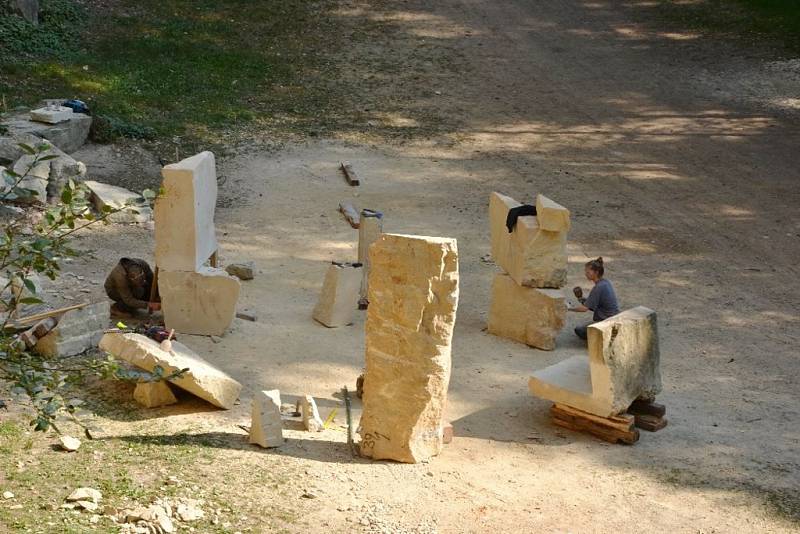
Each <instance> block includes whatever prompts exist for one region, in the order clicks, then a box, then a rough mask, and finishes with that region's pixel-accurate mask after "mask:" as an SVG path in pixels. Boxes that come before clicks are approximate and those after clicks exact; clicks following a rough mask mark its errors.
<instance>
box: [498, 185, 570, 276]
mask: <svg viewBox="0 0 800 534" xmlns="http://www.w3.org/2000/svg"><path fill="white" fill-rule="evenodd" d="M520 205H521V204H520V203H519V202H517V201H516V200H514V199H512V198H511V197H507V196H505V195H501V194H500V193H492V195H491V197H490V199H489V223H490V228H491V239H492V257H493V258H494V261H495V263H496V264H497V265H498V266H499V267H500V268H501V269H503V270H504V271H505V272H507V273H508V274H509V276H511V278H513V279H514V281H515V282H516V283H517V284H519V285H524V286H530V287H541V288H560V287H563V286H564V284H566V283H567V232H550V231H547V230H544V229H542V228H540V227H539V223H538V222H537V218H536V217H535V216H532V215H527V216H524V217H519V218H518V219H517V225H516V226H515V228H514V231H513V232H510V233H509V231H508V228H507V227H506V218H507V217H508V212H509V210H510V209H511V208H514V207H517V206H520Z"/></svg>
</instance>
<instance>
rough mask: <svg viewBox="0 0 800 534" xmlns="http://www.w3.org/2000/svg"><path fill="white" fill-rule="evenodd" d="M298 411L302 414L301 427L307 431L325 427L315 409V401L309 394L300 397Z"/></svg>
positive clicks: (320, 430) (317, 430)
mask: <svg viewBox="0 0 800 534" xmlns="http://www.w3.org/2000/svg"><path fill="white" fill-rule="evenodd" d="M300 413H301V414H302V415H303V428H305V429H306V430H308V431H309V432H322V430H324V428H325V423H323V422H322V418H321V417H320V416H319V410H317V403H316V401H315V400H314V397H312V396H311V395H303V396H302V397H300Z"/></svg>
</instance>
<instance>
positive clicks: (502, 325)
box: [488, 273, 567, 350]
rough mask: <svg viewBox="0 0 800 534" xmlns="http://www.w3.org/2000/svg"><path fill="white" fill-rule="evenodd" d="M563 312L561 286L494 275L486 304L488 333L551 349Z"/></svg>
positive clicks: (564, 309) (565, 311)
mask: <svg viewBox="0 0 800 534" xmlns="http://www.w3.org/2000/svg"><path fill="white" fill-rule="evenodd" d="M566 315H567V306H566V300H565V298H564V292H563V291H562V290H560V289H539V288H536V287H525V286H520V285H517V283H516V282H514V280H513V279H512V278H511V277H510V276H509V275H507V274H505V273H498V274H496V275H495V277H494V283H493V284H492V301H491V305H490V307H489V325H488V331H489V333H490V334H493V335H495V336H499V337H504V338H508V339H513V340H514V341H519V342H520V343H525V344H526V345H529V346H531V347H535V348H537V349H542V350H553V349H555V348H556V337H558V333H559V332H560V331H561V329H562V328H564V322H565V320H566Z"/></svg>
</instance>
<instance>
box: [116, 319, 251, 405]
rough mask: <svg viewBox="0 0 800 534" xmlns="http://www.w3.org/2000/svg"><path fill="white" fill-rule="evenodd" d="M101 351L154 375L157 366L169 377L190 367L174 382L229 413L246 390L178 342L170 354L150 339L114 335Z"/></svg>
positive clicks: (121, 334)
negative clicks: (241, 392) (241, 393)
mask: <svg viewBox="0 0 800 534" xmlns="http://www.w3.org/2000/svg"><path fill="white" fill-rule="evenodd" d="M100 348H101V349H102V350H104V351H106V352H108V353H110V354H112V355H114V356H116V357H117V358H120V359H122V360H125V361H126V362H128V363H131V364H133V365H135V366H137V367H140V368H142V369H144V370H145V371H151V372H152V371H153V369H155V366H156V365H160V366H161V367H162V368H163V369H164V373H165V374H169V373H172V372H174V371H177V370H179V369H184V368H187V367H188V368H189V371H188V372H187V373H185V374H184V375H183V376H182V377H180V378H175V379H173V380H170V382H172V383H173V384H175V385H176V386H178V387H179V388H181V389H184V390H186V391H188V392H189V393H191V394H193V395H196V396H197V397H200V398H201V399H203V400H206V401H208V402H210V403H211V404H213V405H214V406H218V407H220V408H225V409H226V410H230V409H231V408H232V407H233V404H234V402H236V399H237V398H239V392H240V391H241V390H242V385H241V384H240V383H239V382H237V381H236V380H234V379H233V378H231V377H230V376H228V375H227V374H226V373H225V372H223V371H221V370H220V369H217V368H216V367H214V366H213V365H211V364H210V363H208V362H207V361H205V360H204V359H202V358H201V357H200V356H198V355H197V354H195V353H194V352H193V351H192V350H191V349H190V348H189V347H187V346H185V345H183V344H182V343H179V342H177V341H173V342H172V350H171V351H170V352H166V351H164V350H161V345H160V344H159V343H157V342H156V341H154V340H152V339H150V338H149V337H145V336H143V335H140V334H123V333H117V332H112V333H108V334H105V335H104V336H103V339H101V340H100Z"/></svg>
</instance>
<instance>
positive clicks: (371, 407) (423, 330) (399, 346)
mask: <svg viewBox="0 0 800 534" xmlns="http://www.w3.org/2000/svg"><path fill="white" fill-rule="evenodd" d="M362 221H363V220H362ZM369 254H370V262H371V266H372V267H371V271H370V275H369V301H370V306H369V311H368V312H367V326H366V372H365V377H364V395H363V403H364V404H363V406H364V408H363V414H362V417H361V454H362V455H363V456H367V457H371V458H374V459H376V460H377V459H391V460H397V461H400V462H409V463H414V462H419V461H422V460H427V459H429V458H431V457H432V456H435V455H437V454H439V452H441V449H442V440H443V433H444V426H445V424H446V422H445V421H444V420H443V415H444V414H443V412H444V408H445V405H446V402H447V387H448V384H449V381H450V368H451V362H450V352H451V342H452V337H453V326H454V324H455V318H456V309H457V307H458V251H457V247H456V241H455V240H454V239H447V238H439V237H421V236H409V235H396V234H383V235H382V236H381V237H380V238H379V239H378V240H377V241H376V242H375V243H374V244H373V245H372V247H371V248H370V253H369Z"/></svg>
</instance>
